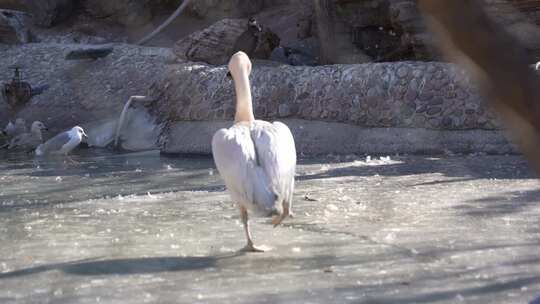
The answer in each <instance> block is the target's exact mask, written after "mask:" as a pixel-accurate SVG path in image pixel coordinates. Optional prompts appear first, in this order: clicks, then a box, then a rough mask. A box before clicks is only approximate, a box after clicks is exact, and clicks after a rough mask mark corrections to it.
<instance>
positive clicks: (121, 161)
mask: <svg viewBox="0 0 540 304" xmlns="http://www.w3.org/2000/svg"><path fill="white" fill-rule="evenodd" d="M77 153H78V154H75V155H73V156H72V158H73V159H74V160H75V161H76V163H70V162H67V161H65V159H64V158H57V157H56V158H48V159H33V158H31V157H28V156H27V155H9V157H6V158H5V159H3V160H2V161H1V162H0V170H1V172H2V173H3V174H4V177H5V178H3V179H2V180H1V181H0V183H1V184H2V195H1V201H0V203H2V205H0V212H2V211H6V210H10V209H13V208H19V207H26V208H32V207H45V206H47V205H54V204H58V203H72V202H77V201H82V200H88V199H102V198H106V197H116V196H118V195H121V196H126V195H146V194H147V193H150V192H151V193H152V194H157V193H163V192H176V191H210V192H215V191H224V186H223V183H222V182H221V180H220V179H219V175H218V174H217V173H216V174H213V171H214V170H215V167H214V163H213V161H212V159H211V158H209V157H205V158H204V157H185V156H183V157H170V156H163V155H160V154H159V152H158V151H149V152H141V153H123V154H115V153H113V152H111V151H107V150H79V151H77ZM0 177H1V176H0Z"/></svg>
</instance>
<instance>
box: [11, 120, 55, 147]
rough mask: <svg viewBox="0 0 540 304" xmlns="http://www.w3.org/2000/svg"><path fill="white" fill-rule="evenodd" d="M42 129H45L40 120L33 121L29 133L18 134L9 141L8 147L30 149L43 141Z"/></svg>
mask: <svg viewBox="0 0 540 304" xmlns="http://www.w3.org/2000/svg"><path fill="white" fill-rule="evenodd" d="M42 130H47V128H46V127H45V125H44V124H43V123H42V122H40V121H34V122H33V123H32V127H31V128H30V133H23V134H19V135H17V136H15V137H13V139H12V140H11V141H10V143H9V146H8V149H16V150H24V151H32V150H34V149H35V148H36V147H37V146H38V145H40V144H41V143H42V142H43V136H42V134H41V131H42Z"/></svg>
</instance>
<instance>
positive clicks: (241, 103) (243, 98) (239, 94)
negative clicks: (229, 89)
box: [234, 71, 255, 123]
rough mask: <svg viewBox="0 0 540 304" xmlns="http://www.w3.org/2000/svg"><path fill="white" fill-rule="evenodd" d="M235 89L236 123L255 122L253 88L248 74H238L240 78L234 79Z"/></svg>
mask: <svg viewBox="0 0 540 304" xmlns="http://www.w3.org/2000/svg"><path fill="white" fill-rule="evenodd" d="M234 89H235V91H236V114H235V115H234V122H235V123H236V122H241V121H248V122H250V121H254V120H255V116H253V104H252V102H251V88H250V86H249V76H248V75H247V73H245V72H243V71H242V73H238V76H237V77H236V78H235V79H234Z"/></svg>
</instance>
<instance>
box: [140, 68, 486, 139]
mask: <svg viewBox="0 0 540 304" xmlns="http://www.w3.org/2000/svg"><path fill="white" fill-rule="evenodd" d="M400 69H402V70H404V69H405V70H408V71H415V70H422V71H424V72H423V73H421V74H420V75H418V76H417V77H415V76H414V75H413V74H414V73H412V72H409V73H408V76H407V77H406V78H399V77H397V75H398V73H399V72H398V71H399V70H400ZM225 71H226V67H225V66H221V67H218V68H216V67H215V66H209V65H205V64H200V63H191V62H184V63H181V64H175V65H169V66H168V69H167V70H166V71H164V72H163V73H164V74H165V78H164V80H163V81H164V83H162V84H156V85H155V86H154V89H153V92H152V93H151V94H150V95H152V96H162V98H161V99H160V100H158V101H157V102H156V103H154V104H153V105H152V106H151V111H152V113H155V115H157V117H156V120H157V121H166V122H167V123H176V122H181V121H192V120H198V121H205V120H212V119H215V118H219V119H220V120H221V119H222V120H232V119H233V115H234V109H233V108H232V104H233V103H232V100H234V96H235V94H234V88H233V84H232V82H231V81H224V80H223V75H224V74H225ZM436 73H443V74H444V77H445V78H446V79H448V82H449V86H452V87H454V89H455V90H462V91H467V92H469V94H468V95H467V102H469V103H471V104H477V105H479V104H480V103H481V102H482V97H480V95H479V93H478V92H477V90H476V89H475V88H474V87H473V86H472V85H471V84H469V83H464V82H462V81H461V80H462V77H463V76H462V74H461V70H460V69H457V68H456V67H455V66H454V65H452V64H445V63H422V62H400V63H395V64H394V63H378V64H362V65H332V66H316V67H307V66H301V67H300V66H296V67H295V66H286V65H280V66H270V65H263V64H257V63H256V64H254V65H253V70H252V74H251V77H250V79H251V87H252V94H253V100H254V108H255V110H256V114H257V118H259V119H266V120H274V119H276V118H279V117H288V118H293V119H306V120H319V121H326V122H343V123H348V124H355V125H359V126H361V127H398V128H434V125H433V122H436V124H435V128H438V129H452V130H460V129H464V128H468V127H469V126H466V125H464V123H463V121H465V116H466V114H465V112H464V111H461V112H460V110H462V108H463V102H461V101H460V100H459V99H458V96H457V95H456V96H454V97H452V98H450V99H448V98H447V99H444V92H441V91H437V90H428V88H429V87H431V86H432V84H431V83H432V82H433V80H432V79H434V77H433V76H434V75H435V74H436ZM409 77H410V78H411V79H410V80H407V79H408V78H409ZM402 82H404V84H402ZM165 84H167V85H165ZM414 86H417V87H418V86H419V90H420V89H421V90H422V94H417V93H416V92H417V91H416V90H414V88H413V87H414ZM389 88H396V89H395V91H396V93H392V92H389ZM407 92H411V93H408V94H407ZM443 106H444V107H443ZM190 113H198V115H197V116H196V117H194V116H192V115H190ZM478 115H479V116H482V117H485V118H486V120H487V121H493V120H494V119H492V118H489V117H488V116H487V114H478ZM450 116H451V117H450ZM445 117H449V118H447V119H445ZM450 119H451V121H452V123H451V124H448V122H449V121H450ZM442 122H445V124H443V123H442ZM486 125H487V124H486ZM472 127H473V128H475V127H480V125H479V124H478V120H476V119H475V120H474V121H473V122H472Z"/></svg>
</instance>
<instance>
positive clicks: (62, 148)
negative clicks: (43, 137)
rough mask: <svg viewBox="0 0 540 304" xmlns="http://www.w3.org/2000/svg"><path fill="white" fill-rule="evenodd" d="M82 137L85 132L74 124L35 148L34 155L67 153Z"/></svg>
mask: <svg viewBox="0 0 540 304" xmlns="http://www.w3.org/2000/svg"><path fill="white" fill-rule="evenodd" d="M83 137H88V136H87V135H86V133H84V130H83V129H82V128H81V127H79V126H75V127H73V128H71V129H70V130H69V131H64V132H62V133H59V134H57V135H56V136H55V137H53V138H51V139H49V140H47V141H46V142H45V143H43V144H41V145H39V146H38V147H37V149H36V155H37V156H43V155H49V154H62V155H67V154H68V153H69V152H71V150H73V149H75V148H76V147H77V146H78V145H79V144H80V143H81V141H82V139H83Z"/></svg>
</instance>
